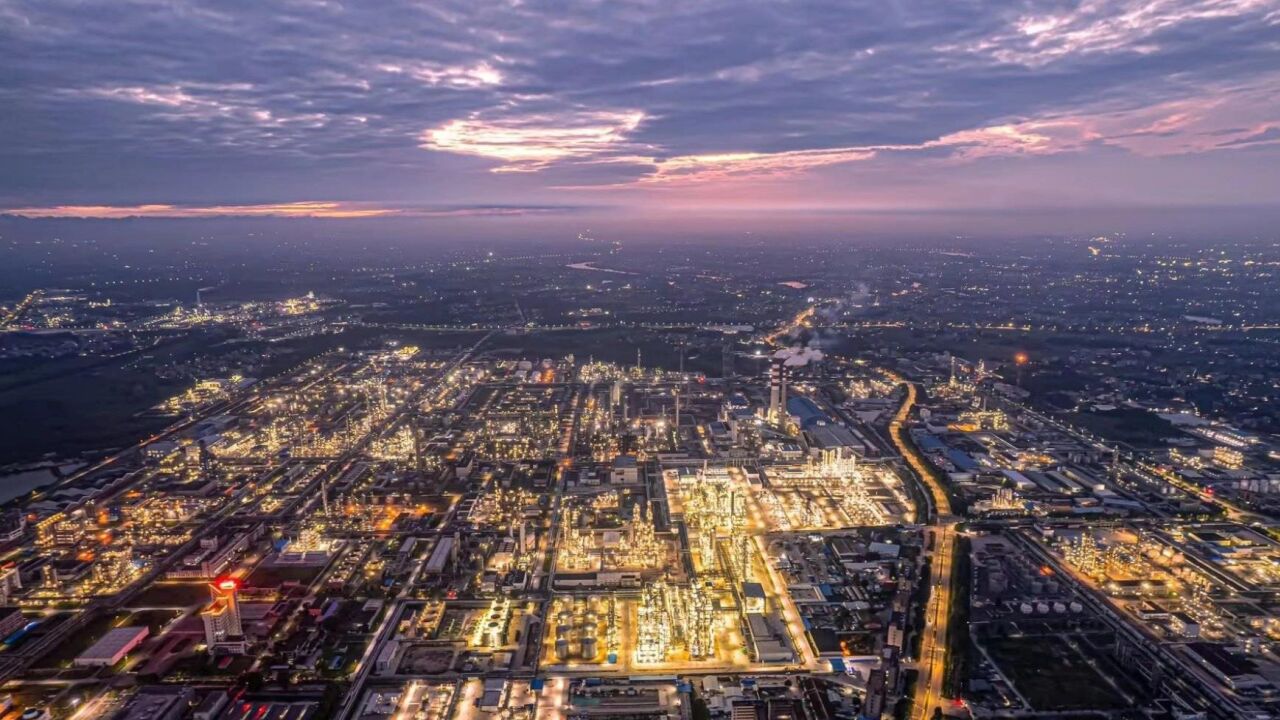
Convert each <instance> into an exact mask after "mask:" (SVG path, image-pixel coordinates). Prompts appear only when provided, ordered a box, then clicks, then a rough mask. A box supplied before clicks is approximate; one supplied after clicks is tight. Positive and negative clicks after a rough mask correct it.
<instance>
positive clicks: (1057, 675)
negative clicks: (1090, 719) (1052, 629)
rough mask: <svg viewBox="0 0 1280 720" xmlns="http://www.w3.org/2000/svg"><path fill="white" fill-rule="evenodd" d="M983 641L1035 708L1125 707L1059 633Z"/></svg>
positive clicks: (1041, 709) (1085, 708)
mask: <svg viewBox="0 0 1280 720" xmlns="http://www.w3.org/2000/svg"><path fill="white" fill-rule="evenodd" d="M984 645H985V647H986V649H987V653H988V654H990V656H991V659H992V660H993V661H995V663H996V664H997V665H999V666H1000V670H1001V671H1002V672H1003V673H1004V674H1005V675H1006V676H1007V677H1008V678H1009V679H1010V680H1012V681H1013V684H1014V686H1015V687H1017V689H1018V692H1020V693H1022V695H1023V696H1024V697H1026V699H1027V701H1028V702H1030V703H1031V705H1032V707H1034V708H1035V709H1036V710H1039V711H1041V712H1044V711H1050V710H1107V709H1115V708H1122V707H1125V702H1124V698H1122V697H1121V696H1120V695H1119V694H1118V693H1117V692H1116V691H1115V690H1114V689H1113V688H1112V687H1111V685H1110V684H1108V683H1107V681H1106V680H1105V679H1103V677H1102V676H1101V675H1100V674H1099V673H1098V671H1097V669H1095V668H1094V667H1093V666H1092V665H1090V664H1089V663H1088V662H1087V661H1086V660H1085V658H1084V656H1082V655H1081V654H1080V652H1078V651H1077V650H1075V649H1074V648H1072V647H1071V646H1070V645H1068V644H1067V642H1066V641H1065V640H1063V639H1062V638H1060V637H1057V636H1036V637H1030V636H1026V637H1007V638H994V639H990V640H987V641H985V643H984Z"/></svg>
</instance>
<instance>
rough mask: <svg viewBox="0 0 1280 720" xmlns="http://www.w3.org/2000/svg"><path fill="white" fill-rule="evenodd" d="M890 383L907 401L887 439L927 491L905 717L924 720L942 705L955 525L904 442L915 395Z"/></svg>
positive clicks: (925, 467) (945, 501)
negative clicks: (923, 600)
mask: <svg viewBox="0 0 1280 720" xmlns="http://www.w3.org/2000/svg"><path fill="white" fill-rule="evenodd" d="M888 375H889V377H890V378H891V379H892V380H894V381H895V382H898V383H902V384H904V385H905V386H906V388H907V395H906V397H905V398H904V399H903V401H902V405H901V407H899V408H898V412H897V413H896V414H895V415H894V416H893V420H892V421H891V422H890V423H889V437H890V438H891V439H892V440H893V444H894V446H895V447H897V449H898V452H899V453H900V454H901V455H902V457H903V459H905V460H906V461H907V466H908V467H910V468H911V470H912V472H914V473H915V474H916V476H917V477H918V478H919V481H920V482H921V483H922V484H924V485H925V486H926V487H927V488H928V489H929V494H928V497H927V499H928V500H930V501H931V504H932V510H933V512H932V513H930V517H931V519H932V521H933V522H932V524H931V525H930V526H929V529H928V530H927V531H926V532H928V533H930V534H932V535H933V552H932V553H931V554H930V557H931V558H932V565H931V569H930V575H931V577H930V587H931V591H930V593H929V602H928V605H927V606H926V607H925V611H924V612H925V615H924V617H925V631H924V637H923V638H922V641H921V643H920V657H919V658H917V660H916V666H917V669H918V670H919V672H920V676H919V678H918V679H917V680H916V687H915V697H914V698H913V700H912V703H911V717H912V718H920V720H927V718H929V717H930V713H931V712H932V711H933V709H934V708H935V707H941V706H942V705H943V704H944V701H945V696H944V695H943V693H942V684H943V680H944V678H945V675H946V666H947V630H948V623H949V622H950V620H951V602H952V596H951V567H952V563H953V562H954V561H955V524H956V520H955V518H954V517H953V516H952V515H951V500H950V498H948V497H947V492H946V490H945V489H944V488H943V487H942V486H941V485H940V484H938V482H937V480H935V479H934V475H933V472H932V470H931V468H930V466H929V461H928V460H927V459H926V458H925V457H924V456H923V455H921V454H920V451H919V450H917V449H916V447H915V443H912V442H909V441H908V440H907V437H906V427H905V425H906V422H907V419H908V418H910V417H911V411H912V409H914V407H915V404H916V397H917V394H918V390H917V388H916V385H915V383H912V382H908V381H907V380H906V379H905V378H903V377H901V376H899V375H896V374H894V373H892V372H888Z"/></svg>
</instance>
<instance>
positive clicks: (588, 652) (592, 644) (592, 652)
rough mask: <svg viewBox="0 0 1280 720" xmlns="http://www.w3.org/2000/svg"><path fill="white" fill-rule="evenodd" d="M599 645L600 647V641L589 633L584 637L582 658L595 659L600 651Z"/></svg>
mask: <svg viewBox="0 0 1280 720" xmlns="http://www.w3.org/2000/svg"><path fill="white" fill-rule="evenodd" d="M598 647H599V643H597V642H596V639H595V637H594V636H592V635H588V636H586V637H584V638H582V659H583V660H595V659H596V653H597V652H598Z"/></svg>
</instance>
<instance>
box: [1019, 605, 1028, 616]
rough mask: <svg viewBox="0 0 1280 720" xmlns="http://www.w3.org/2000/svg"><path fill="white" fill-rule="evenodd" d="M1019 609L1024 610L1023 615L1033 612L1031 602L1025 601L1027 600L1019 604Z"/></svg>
mask: <svg viewBox="0 0 1280 720" xmlns="http://www.w3.org/2000/svg"><path fill="white" fill-rule="evenodd" d="M1018 610H1020V611H1021V612H1022V614H1023V615H1030V614H1031V603H1025V602H1024V603H1022V604H1021V605H1019V606H1018Z"/></svg>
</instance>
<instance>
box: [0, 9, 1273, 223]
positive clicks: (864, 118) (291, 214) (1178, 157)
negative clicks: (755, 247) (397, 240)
mask: <svg viewBox="0 0 1280 720" xmlns="http://www.w3.org/2000/svg"><path fill="white" fill-rule="evenodd" d="M0 49H2V50H3V57H4V58H5V59H6V60H5V62H4V63H0V105H2V106H3V108H4V109H3V111H0V214H7V215H10V216H19V217H23V218H129V217H144V218H197V219H200V218H204V219H207V218H219V217H248V218H259V217H271V218H332V219H348V220H350V219H362V218H386V217H394V218H401V219H409V218H422V219H439V220H442V221H444V220H454V219H458V218H473V217H498V218H503V219H506V220H507V221H510V220H512V219H519V218H545V217H547V216H564V215H569V216H571V215H573V214H575V213H580V212H591V213H600V212H603V211H617V212H619V213H625V214H628V215H630V216H644V215H645V214H648V213H652V214H655V215H664V216H665V215H668V214H672V213H677V214H678V213H680V212H690V213H721V214H729V215H731V216H732V215H735V214H739V213H742V214H748V215H750V214H759V213H771V214H776V213H804V214H808V215H811V216H812V215H814V214H818V215H820V214H822V213H832V212H855V213H861V212H866V213H895V212H906V213H914V212H927V213H939V212H972V211H988V212H1002V213H1003V212H1008V213H1012V214H1014V215H1018V214H1025V213H1031V212H1032V211H1044V210H1048V211H1055V212H1063V211H1070V210H1073V209H1098V210H1108V211H1112V212H1114V211H1115V210H1116V209H1123V208H1141V209H1143V211H1144V212H1148V213H1151V212H1153V211H1155V212H1158V211H1159V210H1160V209H1165V208H1167V209H1171V210H1187V209H1190V208H1199V207H1205V208H1235V207H1238V208H1241V209H1242V210H1241V212H1243V213H1246V215H1244V216H1243V217H1244V218H1245V219H1246V220H1247V219H1248V218H1249V217H1251V216H1250V215H1248V213H1251V212H1254V209H1256V208H1272V209H1274V208H1275V207H1276V206H1277V205H1280V170H1278V169H1277V168H1280V0H1205V1H1201V2H1194V1H1192V0H1151V1H1148V2H1135V1H1129V0H1117V1H1114V2H1112V1H1107V0H1081V1H1075V2H1073V1H1068V0H1049V1H1047V2H1042V1H1039V0H1024V1H1014V2H1003V1H1002V2H977V1H974V0H949V1H946V2H938V1H937V0H930V1H927V2H924V1H922V2H917V1H915V0H871V1H869V2H863V1H861V0H837V1H834V2H797V1H792V0H767V1H765V2H754V1H752V0H678V1H673V0H638V1H628V0H548V1H545V2H544V1H541V0H525V1H521V0H509V1H507V2H500V1H496V0H495V1H487V0H470V1H464V2H452V1H448V0H431V1H428V2H412V3H410V2H393V1H384V0H360V1H358V2H356V1H354V0H353V1H352V2H337V1H334V0H286V1H283V2H272V1H269V0H247V1H241V0H218V1H216V2H199V1H196V0H113V1H111V2H85V1H84V0H0ZM1264 216H1265V217H1268V218H1270V219H1271V220H1273V219H1274V213H1270V214H1268V213H1263V212H1259V214H1258V215H1257V217H1258V218H1262V217H1264ZM1240 217H1241V216H1236V220H1237V221H1239V220H1240ZM1259 222H1261V220H1259ZM1246 224H1247V223H1246Z"/></svg>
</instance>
